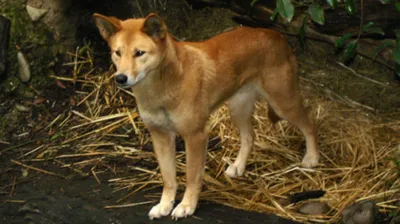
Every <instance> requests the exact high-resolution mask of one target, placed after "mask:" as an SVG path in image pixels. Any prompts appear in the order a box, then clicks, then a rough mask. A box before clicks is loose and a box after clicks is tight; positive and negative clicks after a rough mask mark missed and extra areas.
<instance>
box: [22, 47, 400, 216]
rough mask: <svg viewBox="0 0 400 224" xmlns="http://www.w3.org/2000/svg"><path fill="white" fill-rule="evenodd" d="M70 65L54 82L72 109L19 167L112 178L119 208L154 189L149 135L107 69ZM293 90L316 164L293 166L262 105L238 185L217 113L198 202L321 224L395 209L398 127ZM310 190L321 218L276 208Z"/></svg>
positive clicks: (297, 154)
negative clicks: (355, 207) (360, 210)
mask: <svg viewBox="0 0 400 224" xmlns="http://www.w3.org/2000/svg"><path fill="white" fill-rule="evenodd" d="M71 62H72V63H71V64H67V65H66V66H73V67H74V69H73V70H74V73H73V75H71V77H54V78H56V79H58V80H62V81H64V82H65V81H69V82H72V83H74V88H75V98H74V99H72V102H71V104H75V105H76V106H75V107H74V108H71V109H70V110H69V111H68V113H64V114H60V116H57V117H56V118H55V119H54V121H53V122H51V123H50V124H49V126H48V129H50V130H51V129H54V130H58V131H57V132H56V133H55V134H54V135H53V137H52V140H51V141H50V142H49V143H46V144H45V145H44V146H40V148H38V149H34V150H32V151H30V152H28V153H26V154H25V155H24V157H23V158H22V160H21V161H22V162H28V161H42V160H44V159H45V160H49V159H51V160H54V161H56V162H57V163H59V164H60V166H62V167H66V168H68V169H71V170H72V171H73V172H74V173H77V174H80V175H92V176H93V177H94V178H95V179H96V180H97V181H98V182H99V183H100V182H101V181H105V180H104V179H103V180H102V179H101V178H99V177H98V175H99V174H101V173H104V172H112V173H114V174H115V176H116V178H113V179H110V180H107V181H108V182H109V183H110V184H111V185H112V186H113V187H114V189H115V191H120V190H124V191H126V193H127V195H126V196H125V197H123V198H121V199H119V200H118V201H117V202H116V204H123V202H124V200H126V199H128V198H129V197H131V196H133V195H134V194H135V193H136V192H137V191H140V190H145V189H149V188H154V187H157V186H160V185H161V176H160V173H159V169H158V166H157V162H156V159H155V155H154V153H153V152H152V151H151V150H147V148H148V147H147V146H148V145H149V143H150V140H149V135H148V133H147V131H146V129H145V128H144V125H143V123H142V122H141V120H140V116H139V114H138V111H137V110H136V108H135V106H134V105H135V101H134V98H133V97H132V96H131V95H130V93H129V92H127V91H126V90H123V89H119V88H117V87H116V86H115V85H114V82H113V81H112V76H111V74H112V71H111V70H110V71H109V72H106V73H105V74H94V69H93V63H92V60H91V57H90V54H87V56H78V54H71ZM88 65H89V66H88ZM301 83H302V87H303V90H304V91H303V94H304V96H305V103H306V105H307V106H308V107H309V109H310V110H311V113H312V116H313V117H315V118H316V122H317V125H318V132H319V133H318V136H319V139H318V143H319V148H320V151H321V161H320V165H319V166H318V167H317V168H315V169H304V168H301V167H300V166H299V164H300V161H301V158H302V155H303V150H304V138H303V136H302V135H301V133H300V132H299V130H298V129H297V128H295V127H293V126H292V125H291V124H289V123H287V122H286V121H281V122H279V123H278V124H276V125H275V126H273V125H271V124H270V122H269V120H268V118H267V106H266V103H265V102H260V103H258V104H257V109H256V113H255V114H254V127H255V133H256V142H255V148H254V150H253V152H252V153H251V156H250V158H249V161H248V165H247V172H246V174H245V176H244V177H241V178H239V179H230V178H229V177H227V176H226V175H224V170H225V169H226V168H227V166H228V164H230V163H232V162H233V161H234V159H235V158H236V155H237V153H238V149H239V144H240V141H239V135H238V131H237V130H236V129H235V128H234V126H233V125H232V123H231V121H230V119H229V116H228V113H227V108H226V107H225V106H224V107H222V108H221V109H220V110H218V111H217V112H216V113H214V114H213V115H212V116H211V118H210V125H211V127H212V133H211V137H210V139H214V140H215V141H214V142H216V141H217V140H218V139H221V141H219V142H218V143H217V144H213V146H212V147H211V148H209V149H208V160H207V165H206V176H205V180H204V182H205V190H204V191H203V192H202V193H201V199H206V200H211V201H214V202H218V203H222V204H225V205H229V206H232V207H236V208H241V209H246V210H253V211H259V212H269V213H270V212H273V213H276V214H278V215H280V216H283V217H287V218H291V219H293V220H297V221H314V222H321V223H327V222H334V221H338V219H339V218H340V214H341V211H343V209H344V208H345V207H347V206H348V205H350V204H352V203H354V202H356V201H360V200H363V199H374V200H376V201H377V202H378V207H379V209H380V211H383V212H389V211H391V210H394V209H398V208H396V207H395V202H396V200H399V198H398V197H399V194H398V192H399V191H400V181H399V179H398V173H397V172H398V169H399V167H396V164H395V163H394V162H393V161H390V160H388V158H391V157H393V155H395V151H397V152H398V151H399V150H400V148H399V144H400V138H399V134H398V133H400V121H385V122H382V121H381V119H380V118H379V117H377V116H374V115H372V114H366V113H365V112H362V110H360V109H359V107H357V105H353V107H351V106H349V105H346V104H343V103H339V102H336V101H333V100H329V99H327V97H326V96H325V95H323V94H321V92H324V91H320V89H319V88H323V87H320V86H318V85H315V83H314V82H312V81H310V80H305V79H302V82H301ZM313 83H314V84H313ZM115 160H119V161H125V165H120V166H118V165H115V164H118V163H114V162H115ZM177 160H178V163H177V166H178V167H177V170H178V174H179V177H178V179H179V183H180V188H181V189H182V188H183V187H184V183H185V177H184V175H182V174H183V173H184V170H185V162H184V160H185V154H184V152H183V151H180V152H178V153H177ZM111 161H112V163H111ZM127 170H131V171H134V172H133V173H134V175H129V176H127V175H126V172H124V173H125V175H121V172H120V171H127ZM319 189H321V190H325V191H326V192H327V193H326V194H325V196H324V197H322V198H320V199H318V200H320V201H324V202H326V203H328V204H329V206H330V207H331V208H332V209H331V211H330V213H329V214H328V215H323V216H309V215H303V214H300V213H297V212H296V207H297V206H298V205H293V204H292V205H288V206H286V207H284V206H281V205H280V204H279V203H278V202H277V201H278V200H279V199H280V198H282V197H284V196H285V195H286V194H288V193H291V192H302V191H308V190H319ZM396 193H397V194H396ZM395 195H396V196H395ZM179 196H181V195H179ZM158 197H159V195H156V196H154V199H156V198H158ZM396 197H397V198H396ZM146 203H147V202H146ZM122 206H123V205H122ZM117 207H118V206H117Z"/></svg>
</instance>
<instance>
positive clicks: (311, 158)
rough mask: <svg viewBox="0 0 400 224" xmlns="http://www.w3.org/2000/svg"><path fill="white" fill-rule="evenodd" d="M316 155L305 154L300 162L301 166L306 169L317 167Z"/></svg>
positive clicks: (317, 157)
mask: <svg viewBox="0 0 400 224" xmlns="http://www.w3.org/2000/svg"><path fill="white" fill-rule="evenodd" d="M318 159H319V156H318V154H317V155H315V154H306V155H305V156H304V158H303V161H302V162H301V166H303V167H306V168H312V167H315V166H317V165H318Z"/></svg>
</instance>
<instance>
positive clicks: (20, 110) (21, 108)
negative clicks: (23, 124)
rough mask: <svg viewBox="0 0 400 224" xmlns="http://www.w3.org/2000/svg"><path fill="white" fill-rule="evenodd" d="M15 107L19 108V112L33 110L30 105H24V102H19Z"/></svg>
mask: <svg viewBox="0 0 400 224" xmlns="http://www.w3.org/2000/svg"><path fill="white" fill-rule="evenodd" d="M15 109H17V110H18V111H19V112H29V111H31V109H30V108H29V107H26V106H24V105H22V104H18V103H16V104H15Z"/></svg>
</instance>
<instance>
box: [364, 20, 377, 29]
mask: <svg viewBox="0 0 400 224" xmlns="http://www.w3.org/2000/svg"><path fill="white" fill-rule="evenodd" d="M374 24H375V23H374V22H368V23H367V24H365V25H363V26H362V28H361V29H362V30H364V29H367V28H370V27H372V26H373V25H374Z"/></svg>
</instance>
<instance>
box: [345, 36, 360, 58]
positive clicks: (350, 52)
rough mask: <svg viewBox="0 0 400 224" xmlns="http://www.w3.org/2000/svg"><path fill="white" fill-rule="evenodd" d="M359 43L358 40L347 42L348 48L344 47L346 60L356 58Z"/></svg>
mask: <svg viewBox="0 0 400 224" xmlns="http://www.w3.org/2000/svg"><path fill="white" fill-rule="evenodd" d="M357 45H358V43H357V40H353V41H351V42H350V43H349V44H347V46H346V48H345V49H344V61H345V62H348V61H349V60H351V59H353V58H354V56H355V55H356V50H357Z"/></svg>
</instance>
